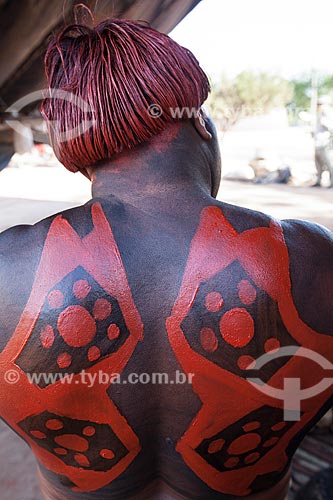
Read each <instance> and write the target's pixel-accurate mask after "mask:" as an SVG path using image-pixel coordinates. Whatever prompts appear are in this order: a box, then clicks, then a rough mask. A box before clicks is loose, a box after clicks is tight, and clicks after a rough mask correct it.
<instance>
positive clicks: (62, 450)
mask: <svg viewBox="0 0 333 500" xmlns="http://www.w3.org/2000/svg"><path fill="white" fill-rule="evenodd" d="M54 453H56V454H57V455H67V453H68V451H67V450H65V448H54Z"/></svg>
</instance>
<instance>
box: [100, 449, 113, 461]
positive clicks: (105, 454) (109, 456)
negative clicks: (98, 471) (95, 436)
mask: <svg viewBox="0 0 333 500" xmlns="http://www.w3.org/2000/svg"><path fill="white" fill-rule="evenodd" d="M99 454H100V455H101V457H102V458H105V459H106V460H112V458H114V453H113V451H112V450H107V449H106V448H104V449H103V450H101V451H100V452H99Z"/></svg>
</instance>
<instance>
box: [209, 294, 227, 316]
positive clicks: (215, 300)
mask: <svg viewBox="0 0 333 500" xmlns="http://www.w3.org/2000/svg"><path fill="white" fill-rule="evenodd" d="M205 303H206V309H207V310H208V311H211V312H217V311H219V310H220V309H221V308H222V307H223V304H224V300H223V299H222V295H221V294H220V293H219V292H210V293H209V294H208V295H207V296H206V302H205Z"/></svg>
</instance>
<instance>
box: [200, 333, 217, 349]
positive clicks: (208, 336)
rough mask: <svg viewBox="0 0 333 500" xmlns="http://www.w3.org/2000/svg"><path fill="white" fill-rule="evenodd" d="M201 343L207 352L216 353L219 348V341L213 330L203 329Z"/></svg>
mask: <svg viewBox="0 0 333 500" xmlns="http://www.w3.org/2000/svg"><path fill="white" fill-rule="evenodd" d="M200 342H201V345H202V347H203V348H204V349H205V351H208V352H214V351H216V349H217V348H218V340H217V338H216V336H215V333H214V331H213V330H212V329H211V328H201V330H200Z"/></svg>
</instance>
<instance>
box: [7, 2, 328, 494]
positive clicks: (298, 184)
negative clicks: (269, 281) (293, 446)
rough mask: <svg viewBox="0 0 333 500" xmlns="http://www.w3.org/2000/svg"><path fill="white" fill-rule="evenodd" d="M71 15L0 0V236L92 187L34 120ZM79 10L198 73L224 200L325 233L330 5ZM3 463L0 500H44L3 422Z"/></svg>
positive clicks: (295, 486) (316, 461) (311, 461)
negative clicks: (141, 23) (46, 58)
mask: <svg viewBox="0 0 333 500" xmlns="http://www.w3.org/2000/svg"><path fill="white" fill-rule="evenodd" d="M76 3H79V2H76V1H74V0H63V1H62V0H61V1H57V0H0V214H1V215H0V231H3V230H5V229H7V228H9V227H11V226H13V225H16V224H23V223H28V224H31V223H34V222H37V221H38V220H40V219H42V218H44V217H46V216H48V215H51V214H53V213H56V212H58V211H60V210H63V209H66V208H70V207H73V206H76V205H79V204H82V203H84V202H86V201H87V200H89V198H90V184H89V182H88V181H87V180H86V179H85V178H84V177H83V176H81V175H80V174H77V175H74V174H71V173H69V172H68V171H66V170H65V169H64V168H63V167H62V166H61V165H60V164H59V163H58V161H57V160H56V158H55V156H54V154H53V151H52V148H51V147H50V145H49V143H48V138H47V134H46V128H45V124H44V123H43V121H42V119H41V116H40V113H39V105H40V100H41V97H42V90H43V89H45V80H44V74H43V64H42V60H43V54H44V52H45V48H46V45H47V40H48V37H49V35H50V34H51V33H53V32H54V31H57V30H58V29H59V28H60V27H61V26H62V25H63V24H64V23H66V22H69V21H70V20H72V15H73V6H74V5H75V4H76ZM84 3H85V4H86V5H88V6H89V7H90V8H91V10H92V11H93V13H94V15H95V19H96V21H99V20H101V19H103V18H105V17H125V18H133V19H145V20H147V21H148V22H150V23H151V25H152V26H153V27H155V28H157V29H159V30H160V31H164V32H165V33H169V34H170V36H171V37H172V38H174V39H175V40H176V41H177V42H178V43H180V44H181V45H183V46H186V47H187V48H189V49H190V50H191V51H192V52H193V53H194V55H195V56H196V57H197V59H198V60H199V61H200V63H201V66H202V67H203V69H204V70H205V71H206V72H207V74H208V76H209V78H210V82H211V87H212V92H211V95H210V96H209V99H208V101H207V103H206V108H207V110H208V111H209V113H210V114H211V116H212V117H213V119H214V121H215V124H216V126H217V129H218V134H219V140H220V147H221V152H222V164H223V180H222V183H221V188H220V191H219V194H218V198H219V199H220V200H224V201H226V202H229V203H233V204H239V205H242V206H247V207H249V208H252V209H256V210H261V211H264V212H266V213H269V214H271V215H273V216H276V217H278V218H302V219H307V220H311V221H314V222H317V223H320V224H324V225H325V226H327V227H328V228H329V229H331V230H332V229H333V205H332V203H333V189H331V184H332V182H333V169H332V165H333V140H332V137H333V135H332V132H333V58H332V56H331V44H332V42H331V39H332V19H333V4H332V1H331V0H316V2H314V1H312V0H293V1H292V2H291V1H290V0H279V2H277V1H270V2H267V0H201V1H200V0H159V1H158V0H103V1H101V0H87V1H85V2H84ZM331 430H332V412H329V413H328V414H327V415H326V417H325V418H324V419H323V420H322V422H321V423H320V425H318V426H317V427H316V429H314V430H313V431H312V432H311V433H310V434H309V436H308V437H307V438H306V439H305V440H304V442H303V444H302V447H301V448H300V449H299V451H298V452H297V454H296V456H295V459H294V463H293V482H292V488H291V491H290V494H289V498H290V500H291V499H293V498H295V495H296V492H297V491H298V490H299V489H300V487H301V486H302V485H304V484H305V483H306V482H307V481H308V480H309V479H310V478H311V477H312V476H313V474H314V473H315V472H317V471H318V470H321V469H326V468H327V467H328V466H329V465H331V464H332V462H333V437H332V436H333V434H332V433H331ZM0 463H1V467H0V498H1V500H40V498H41V497H40V494H39V492H38V485H37V482H36V478H35V463H34V459H33V458H32V457H31V455H30V452H29V449H28V448H27V446H26V445H24V444H23V443H21V441H20V440H19V439H18V438H17V437H16V436H15V435H14V433H13V432H12V431H11V430H10V429H8V428H7V427H6V426H5V425H4V424H3V423H2V422H0ZM18 470H19V474H18V473H17V471H18ZM302 498H303V497H302ZM304 498H305V497H304Z"/></svg>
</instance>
